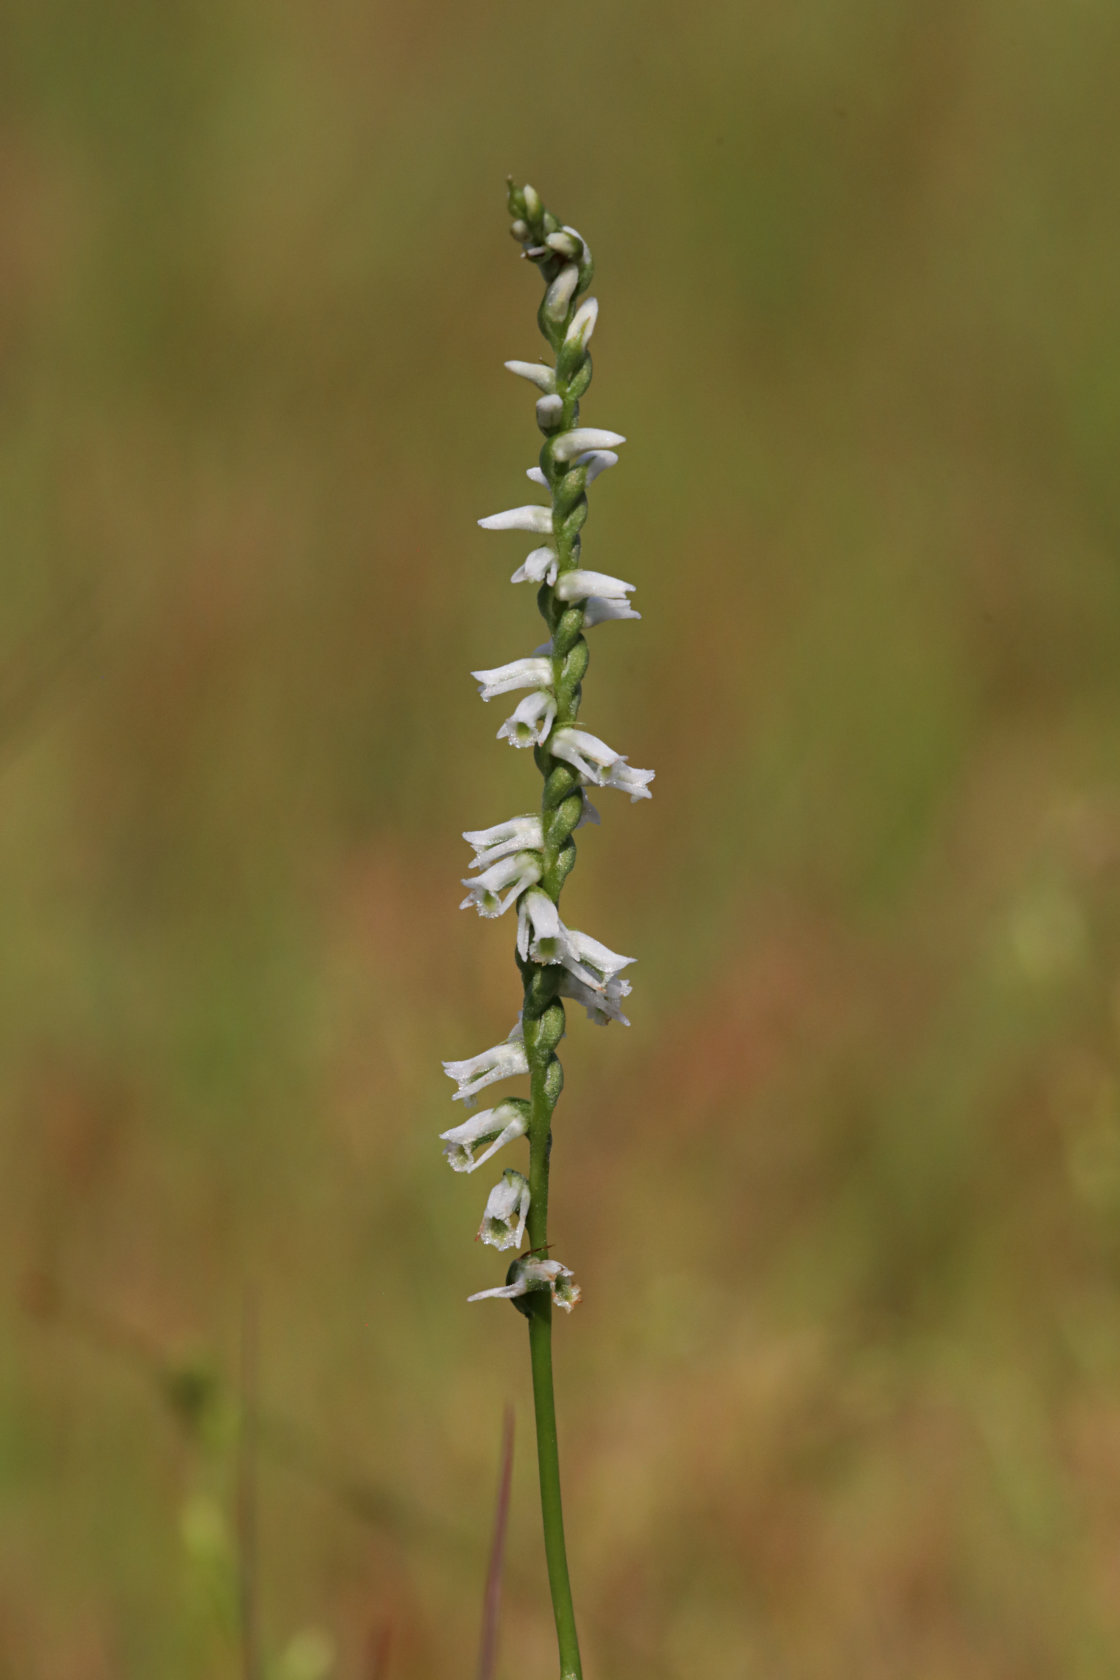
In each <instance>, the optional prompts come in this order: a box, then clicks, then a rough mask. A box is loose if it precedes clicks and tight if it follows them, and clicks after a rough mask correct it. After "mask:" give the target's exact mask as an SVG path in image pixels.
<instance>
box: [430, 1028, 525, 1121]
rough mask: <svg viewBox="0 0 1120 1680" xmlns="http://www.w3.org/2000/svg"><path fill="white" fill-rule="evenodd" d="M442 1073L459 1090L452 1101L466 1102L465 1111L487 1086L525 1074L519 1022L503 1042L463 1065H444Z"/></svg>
mask: <svg viewBox="0 0 1120 1680" xmlns="http://www.w3.org/2000/svg"><path fill="white" fill-rule="evenodd" d="M443 1071H444V1073H445V1074H446V1075H447V1077H448V1079H453V1080H454V1081H455V1083H456V1084H457V1085H458V1087H459V1089H458V1090H457V1091H456V1093H455V1095H454V1096H453V1097H452V1099H451V1101H452V1102H462V1103H466V1104H467V1106H468V1108H469V1107H470V1105H471V1103H472V1102H473V1101H474V1099H475V1097H476V1096H477V1095H478V1093H479V1091H483V1090H485V1089H486V1087H487V1085H493V1084H494V1082H495V1081H496V1080H498V1079H509V1078H511V1077H512V1076H513V1075H514V1074H516V1073H528V1071H529V1058H528V1056H527V1055H526V1054H525V1041H524V1037H523V1034H522V1027H521V1022H520V1021H518V1023H517V1025H516V1026H515V1027H514V1029H513V1031H512V1032H511V1033H510V1035H509V1037H508V1038H507V1039H506V1040H505V1041H504V1043H502V1044H495V1045H492V1046H491V1048H490V1049H489V1050H481V1051H479V1053H478V1055H477V1056H468V1057H467V1058H466V1060H465V1061H462V1062H444V1064H443Z"/></svg>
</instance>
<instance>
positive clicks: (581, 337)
mask: <svg viewBox="0 0 1120 1680" xmlns="http://www.w3.org/2000/svg"><path fill="white" fill-rule="evenodd" d="M598 318H599V299H598V298H593V297H589V298H585V299H584V301H583V302H582V303H581V304H580V306H579V308H578V309H577V310H576V312H575V314H574V315H573V316H572V319H571V322H570V323H569V326H568V330H567V332H566V333H565V334H564V343H565V344H578V345H579V347H580V348H581V349H582V348H583V346H584V345H585V344H586V343H587V341H588V339H589V338H590V337H591V334H592V333H593V332H594V331H595V322H596V321H597V320H598ZM506 365H507V366H508V365H509V364H508V363H507V364H506Z"/></svg>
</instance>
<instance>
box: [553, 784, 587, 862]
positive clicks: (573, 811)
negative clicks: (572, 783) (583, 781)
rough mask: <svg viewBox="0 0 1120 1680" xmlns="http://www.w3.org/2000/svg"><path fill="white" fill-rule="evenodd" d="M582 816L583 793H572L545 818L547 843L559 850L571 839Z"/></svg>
mask: <svg viewBox="0 0 1120 1680" xmlns="http://www.w3.org/2000/svg"><path fill="white" fill-rule="evenodd" d="M582 816H583V795H582V794H581V793H570V794H569V795H568V796H567V798H566V799H562V800H561V801H560V803H559V805H557V806H556V808H555V810H553V811H550V812H549V814H548V817H547V818H546V820H545V825H544V839H545V845H546V846H551V847H553V848H555V850H556V851H559V850H560V847H561V846H562V845H563V844H564V842H565V840H570V839H571V836H572V833H573V831H574V830H575V829H576V828H577V827H578V825H579V821H580V818H581V817H582Z"/></svg>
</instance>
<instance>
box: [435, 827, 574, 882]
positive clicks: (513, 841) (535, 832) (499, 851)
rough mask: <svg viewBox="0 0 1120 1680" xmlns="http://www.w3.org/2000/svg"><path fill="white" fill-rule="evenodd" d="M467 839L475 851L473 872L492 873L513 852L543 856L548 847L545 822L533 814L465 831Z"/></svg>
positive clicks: (465, 838) (464, 835) (464, 834)
mask: <svg viewBox="0 0 1120 1680" xmlns="http://www.w3.org/2000/svg"><path fill="white" fill-rule="evenodd" d="M577 826H578V825H577ZM463 839H464V840H465V841H466V842H467V845H468V846H471V847H473V849H474V863H473V864H472V865H471V868H472V869H489V867H490V865H491V864H492V863H497V861H498V859H499V858H504V857H508V856H509V854H510V853H511V852H539V851H540V850H541V848H542V846H543V845H544V837H543V835H542V833H541V819H540V818H539V817H538V816H535V815H531V814H529V815H526V816H523V817H510V818H509V820H508V821H507V822H501V823H494V824H493V825H492V826H491V827H490V828H468V829H464V831H463Z"/></svg>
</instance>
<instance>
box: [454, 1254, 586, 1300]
mask: <svg viewBox="0 0 1120 1680" xmlns="http://www.w3.org/2000/svg"><path fill="white" fill-rule="evenodd" d="M510 1271H511V1272H512V1274H513V1282H512V1283H507V1284H505V1285H504V1286H503V1287H502V1288H501V1289H480V1290H479V1291H478V1294H477V1295H468V1296H467V1300H468V1301H513V1300H515V1299H516V1298H517V1296H519V1295H531V1294H533V1293H534V1292H535V1291H536V1290H538V1289H548V1290H549V1292H550V1293H551V1295H552V1304H553V1306H555V1307H563V1309H564V1311H565V1312H571V1310H572V1308H573V1307H574V1306H575V1304H576V1302H577V1301H578V1300H579V1298H580V1287H579V1284H578V1283H577V1282H576V1280H575V1276H574V1274H573V1273H572V1271H571V1269H570V1268H569V1267H567V1266H563V1265H561V1263H560V1261H559V1260H515V1261H514V1263H513V1265H512V1266H511V1267H510Z"/></svg>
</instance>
